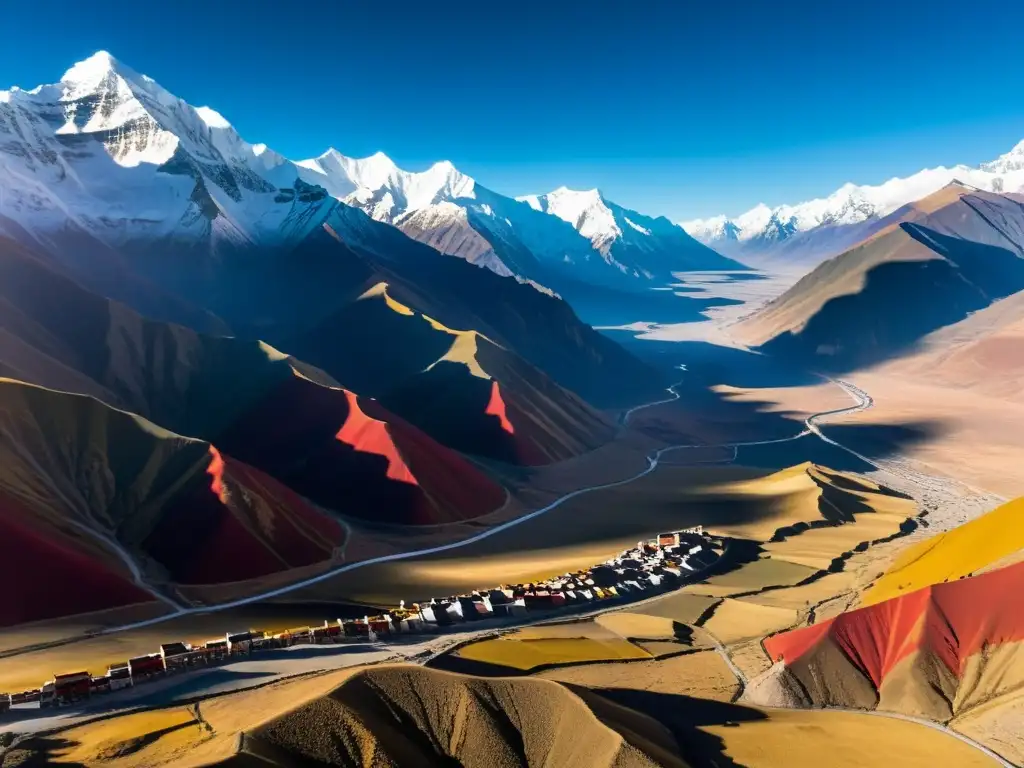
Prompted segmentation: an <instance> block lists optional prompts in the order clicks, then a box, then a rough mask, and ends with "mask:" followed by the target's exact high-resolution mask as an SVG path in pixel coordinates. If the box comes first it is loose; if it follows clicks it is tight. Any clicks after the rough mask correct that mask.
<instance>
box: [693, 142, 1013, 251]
mask: <svg viewBox="0 0 1024 768" xmlns="http://www.w3.org/2000/svg"><path fill="white" fill-rule="evenodd" d="M953 181H959V182H961V183H962V184H965V185H969V186H971V187H975V188H977V189H981V190H985V191H992V192H1012V191H1019V190H1021V189H1024V141H1022V142H1020V143H1018V144H1017V145H1016V146H1015V147H1014V148H1013V149H1011V150H1010V151H1009V152H1007V153H1006V154H1004V155H1001V156H1000V157H998V158H997V159H996V160H994V161H992V162H989V163H982V164H981V165H980V166H978V167H977V168H972V167H969V166H966V165H956V166H953V167H949V168H947V167H945V166H939V167H937V168H929V169H925V170H923V171H919V172H918V173H915V174H913V175H911V176H907V177H905V178H899V177H894V178H891V179H889V180H888V181H885V182H883V183H881V184H877V185H863V186H861V185H857V184H853V183H849V182H848V183H846V184H843V185H842V186H841V187H840V188H839V189H837V190H836V191H835V192H833V193H832V194H830V195H828V196H827V197H823V198H817V199H814V200H808V201H806V202H803V203H798V204H797V205H780V206H777V207H775V208H769V207H768V206H767V205H764V204H763V203H762V204H759V205H757V206H755V207H754V208H752V209H750V210H749V211H747V212H746V213H743V214H741V215H739V216H736V217H734V218H730V217H726V216H714V217H711V218H708V219H695V220H693V221H686V222H683V223H682V224H681V225H680V226H682V227H683V228H684V229H685V230H686V231H687V232H689V233H690V234H691V235H693V236H694V237H697V238H698V239H700V240H702V241H703V242H705V243H712V244H713V243H717V242H722V241H727V240H736V241H739V242H740V243H741V244H747V243H749V245H744V247H750V246H753V245H757V246H758V247H761V246H771V245H772V244H774V243H776V242H778V241H781V240H786V239H788V238H790V237H792V236H793V235H796V234H799V233H802V232H809V231H811V230H814V229H817V228H819V227H824V226H840V227H841V226H845V225H850V224H859V223H861V222H865V221H869V220H874V219H880V218H882V217H884V216H887V215H889V214H890V213H892V212H893V211H896V210H897V209H899V208H901V207H902V206H904V205H907V204H909V203H912V202H914V201H915V200H920V199H921V198H923V197H927V196H928V195H930V194H932V193H933V192H936V191H937V190H939V189H941V188H942V187H944V186H946V185H947V184H949V183H951V182H953ZM744 252H745V251H744Z"/></svg>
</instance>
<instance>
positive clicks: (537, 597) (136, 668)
mask: <svg viewBox="0 0 1024 768" xmlns="http://www.w3.org/2000/svg"><path fill="white" fill-rule="evenodd" d="M716 559H717V555H716V554H715V552H714V551H713V550H712V549H711V547H710V546H709V540H708V539H707V538H706V537H705V536H704V533H703V528H702V527H701V526H698V527H696V528H688V529H686V530H682V531H673V532H671V533H662V534H659V535H658V537H657V538H656V539H654V540H652V541H649V542H638V543H637V546H636V548H634V549H630V550H627V551H626V552H623V553H622V554H621V555H619V556H618V557H615V558H612V559H611V560H608V561H607V562H605V563H603V564H601V565H598V566H595V567H593V568H591V569H589V570H586V571H580V572H578V573H575V574H566V575H565V576H559V577H556V578H553V579H549V580H548V581H545V582H541V583H536V584H517V585H515V586H506V587H500V588H497V589H492V590H484V591H479V592H473V593H471V594H468V595H459V596H456V597H447V598H440V599H438V598H432V599H431V600H430V602H429V603H427V604H422V605H421V604H419V603H416V604H414V605H413V607H412V608H411V609H410V608H406V607H405V604H404V602H403V603H402V606H401V607H400V608H398V609H396V610H392V611H390V612H388V613H385V614H383V615H380V616H366V617H364V618H362V619H347V620H342V619H337V620H335V621H325V622H324V625H323V626H322V627H300V628H298V629H290V630H286V631H284V632H278V633H276V634H271V633H269V632H263V631H260V630H247V631H244V632H228V633H227V634H225V636H224V637H223V638H215V639H212V640H208V641H207V642H205V643H202V644H201V645H191V644H189V643H180V642H177V643H166V644H164V645H161V646H160V651H159V652H158V653H151V654H147V655H145V656H138V657H136V658H133V659H128V660H127V661H125V662H122V663H120V664H112V665H110V667H109V668H108V669H107V672H106V674H105V675H101V676H98V677H96V676H93V675H91V674H90V673H88V672H73V673H70V674H64V675H55V676H54V678H53V680H50V681H48V682H46V683H44V684H43V685H42V686H41V687H40V688H36V689H33V690H30V691H23V692H22V693H13V694H10V695H8V694H0V711H6V710H9V709H10V708H11V707H13V706H19V705H25V704H32V703H38V706H39V707H40V708H47V707H53V706H66V705H68V704H72V703H75V702H78V701H81V700H83V699H87V698H89V697H91V696H94V695H97V694H103V693H110V692H112V691H118V690H121V689H123V688H128V687H130V686H134V685H138V684H139V683H144V682H147V681H150V680H155V679H157V678H160V677H164V676H166V675H170V674H174V673H177V672H184V671H186V670H189V669H194V668H196V667H200V666H207V665H210V664H217V663H222V662H225V661H227V660H229V659H232V658H235V657H238V656H240V655H248V654H251V653H253V652H258V651H262V650H268V649H272V648H287V647H289V646H292V645H309V644H314V645H315V644H333V643H341V642H346V641H364V642H375V641H377V640H378V639H379V638H380V637H381V636H389V635H395V634H409V633H417V632H430V631H437V628H439V627H447V626H451V625H453V624H457V623H461V622H464V621H477V620H480V619H488V618H515V617H525V616H526V615H527V614H529V613H532V612H537V611H551V610H556V609H559V608H564V607H570V606H573V607H579V606H581V605H584V604H586V603H589V602H592V601H604V600H614V599H617V598H624V599H630V600H633V599H638V598H640V597H642V596H643V595H642V593H645V592H650V593H651V594H654V593H657V592H661V591H664V590H666V589H669V588H672V587H675V586H678V585H679V584H680V583H681V582H682V581H683V580H685V579H686V578H687V575H688V574H692V573H696V572H699V571H703V570H704V569H706V568H707V567H709V566H710V565H711V564H712V563H714V562H715V560H716Z"/></svg>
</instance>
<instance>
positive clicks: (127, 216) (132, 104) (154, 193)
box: [0, 52, 740, 290]
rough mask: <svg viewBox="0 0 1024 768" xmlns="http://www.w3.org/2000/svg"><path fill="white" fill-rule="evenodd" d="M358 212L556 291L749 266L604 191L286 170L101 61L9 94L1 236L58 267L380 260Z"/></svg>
mask: <svg viewBox="0 0 1024 768" xmlns="http://www.w3.org/2000/svg"><path fill="white" fill-rule="evenodd" d="M352 209H359V211H362V212H365V214H367V215H368V216H369V217H370V218H372V219H375V220H377V221H379V222H385V223H387V224H391V225H393V226H394V227H397V228H398V229H400V230H401V231H402V232H404V233H405V234H406V235H408V236H409V237H412V238H414V239H416V240H419V241H421V242H424V243H427V244H429V245H431V246H433V247H434V248H436V249H438V250H440V251H442V252H443V253H446V254H448V255H451V256H457V257H461V258H464V259H466V260H467V261H470V262H472V263H474V264H477V265H479V266H481V267H485V268H487V269H490V270H492V271H494V272H497V273H499V274H502V275H506V276H509V275H514V276H515V277H517V278H518V279H520V280H522V281H529V282H533V283H534V284H536V285H539V286H543V285H550V286H551V287H553V288H555V289H556V290H557V288H558V283H559V282H561V281H562V280H572V281H581V282H585V283H587V282H593V283H598V284H601V285H604V286H613V287H616V288H627V289H633V288H636V287H641V286H642V287H648V286H650V285H652V284H653V283H660V282H663V281H668V280H670V279H671V273H672V272H673V271H682V270H687V269H715V268H735V267H739V266H740V265H738V264H736V263H735V262H733V261H731V260H729V259H726V258H724V257H722V256H720V255H719V254H717V253H715V252H714V251H713V250H711V249H710V248H708V247H706V246H704V245H703V244H701V243H698V242H697V241H695V240H694V239H693V238H691V237H690V236H689V235H687V234H686V233H685V231H684V230H683V229H682V228H681V227H679V226H677V225H675V224H672V223H671V222H669V221H668V220H667V219H664V218H659V219H651V218H649V217H646V216H643V215H642V214H639V213H636V212H635V211H628V210H626V209H624V208H621V207H619V206H617V205H615V204H614V203H610V202H608V201H606V200H605V199H604V198H603V197H602V196H601V195H600V194H599V193H597V192H596V190H595V191H591V192H587V193H574V192H570V191H569V190H564V189H561V190H557V191H556V192H554V193H551V194H550V195H544V196H541V197H532V198H528V199H527V201H526V202H523V201H518V200H515V199H513V198H510V197H505V196H503V195H500V194H497V193H495V192H493V191H491V190H489V189H487V188H485V187H483V186H481V185H480V184H478V183H477V182H476V181H475V180H474V179H472V178H470V177H468V176H466V175H465V174H463V173H461V172H459V171H458V170H457V169H456V168H455V167H454V166H453V165H452V164H451V163H449V162H441V163H437V164H435V165H433V166H431V167H430V168H428V169H427V170H425V171H422V172H419V173H411V172H408V171H404V170H402V169H400V168H398V167H397V166H396V165H395V164H394V163H393V162H392V161H391V160H390V159H389V158H388V157H387V156H385V155H383V154H381V153H377V154H375V155H373V156H371V157H367V158H362V159H354V158H349V157H346V156H344V155H342V154H341V153H339V152H338V151H337V150H335V149H333V148H332V149H329V150H328V151H327V152H325V153H324V154H323V155H321V156H319V157H317V158H313V159H310V160H302V161H298V162H293V161H291V160H289V159H287V158H285V157H283V156H281V155H280V154H278V153H276V152H274V151H273V150H272V149H270V148H269V147H267V146H266V145H265V144H249V143H248V142H246V141H245V140H244V139H242V138H241V137H240V136H239V135H238V133H237V132H236V131H235V129H234V128H233V127H232V126H231V124H230V123H229V122H228V121H227V120H226V119H225V118H224V117H222V116H221V115H220V114H219V113H218V112H216V111H215V110H213V109H211V108H209V107H192V106H191V105H189V104H188V103H186V102H185V101H183V100H182V99H180V98H178V97H177V96H175V95H173V94H171V93H169V92H168V91H167V90H165V89H164V88H162V87H161V86H160V85H159V84H157V83H156V82H155V81H154V80H153V79H152V78H149V77H147V76H145V75H141V74H139V73H137V72H135V71H134V70H132V69H131V68H130V67H127V66H125V65H124V64H122V63H121V62H119V61H117V60H116V59H115V58H114V57H112V56H111V55H110V54H108V53H105V52H99V53H97V54H95V55H93V56H91V57H90V58H88V59H86V60H85V61H82V62H79V63H78V64H75V65H74V66H73V67H72V68H71V69H69V70H68V71H67V73H66V74H65V75H64V77H62V78H61V81H60V82H59V83H56V84H53V85H44V86H40V87H37V88H35V89H33V90H28V91H26V90H21V89H18V88H12V89H11V90H9V91H0V233H4V234H6V235H8V236H11V237H14V238H16V239H21V240H25V241H31V242H32V244H33V245H34V246H43V247H44V248H47V249H48V250H50V251H63V252H64V255H65V257H67V251H68V245H69V243H72V242H73V243H74V246H75V248H77V249H81V248H83V247H86V248H87V250H90V251H95V250H97V249H114V250H116V251H118V252H119V253H124V252H129V253H131V252H141V251H143V250H144V251H145V252H146V254H147V255H148V256H152V254H153V250H154V249H153V244H154V243H156V244H160V245H162V246H166V247H168V248H171V247H173V248H176V249H178V248H187V249H189V250H190V251H195V250H197V249H198V250H200V251H202V252H205V253H209V254H212V255H214V256H217V257H221V258H223V257H224V256H225V254H228V253H231V252H233V251H236V250H238V249H246V248H253V247H258V248H265V247H273V246H278V245H281V244H282V243H284V244H288V243H295V242H299V241H301V240H302V238H304V237H306V236H308V235H309V234H310V233H311V232H313V231H315V230H319V229H322V228H323V225H325V224H327V225H329V226H330V227H331V230H332V232H334V234H335V235H336V236H337V237H338V238H340V239H342V240H343V241H346V242H355V243H358V244H360V245H361V246H364V247H369V248H373V247H374V242H373V241H374V240H375V239H376V240H380V236H379V234H377V233H379V229H377V228H375V227H370V226H367V224H366V222H367V218H366V217H363V216H362V215H361V214H359V215H356V214H358V211H355V210H352ZM577 209H578V210H577ZM573 212H575V215H573ZM377 247H385V246H384V245H381V244H380V243H377Z"/></svg>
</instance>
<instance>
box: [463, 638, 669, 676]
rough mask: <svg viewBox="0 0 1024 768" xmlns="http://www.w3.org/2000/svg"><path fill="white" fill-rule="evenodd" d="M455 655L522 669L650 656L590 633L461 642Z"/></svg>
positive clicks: (621, 642)
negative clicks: (470, 642)
mask: <svg viewBox="0 0 1024 768" xmlns="http://www.w3.org/2000/svg"><path fill="white" fill-rule="evenodd" d="M455 655H456V656H460V657H461V658H464V659H470V660H472V661H482V662H485V663H487V664H497V665H499V666H502V667H510V668H512V669H520V670H523V671H526V670H530V669H535V668H536V667H540V666H543V665H547V664H581V663H584V662H588V661H616V660H619V661H621V660H623V659H650V658H651V655H650V654H649V653H647V652H646V651H643V650H641V649H640V648H638V647H637V646H635V645H633V644H632V643H630V642H628V641H626V640H621V639H608V640H595V639H593V638H590V637H577V638H560V637H552V638H544V639H534V640H515V639H511V638H498V639H496V640H484V641H483V642H480V643H473V644H472V645H467V646H464V647H462V648H460V649H459V650H458V651H456V653H455Z"/></svg>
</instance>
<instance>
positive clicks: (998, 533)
mask: <svg viewBox="0 0 1024 768" xmlns="http://www.w3.org/2000/svg"><path fill="white" fill-rule="evenodd" d="M1022 518H1024V498H1020V499H1016V500H1014V501H1010V502H1007V503H1006V504H1003V505H1002V506H1000V507H998V508H997V509H994V510H992V511H991V512H989V513H988V514H986V515H982V516H981V517H979V518H976V519H975V520H972V521H971V522H969V523H965V524H964V525H961V526H959V527H957V528H954V529H953V530H951V531H947V532H945V533H940V534H938V535H937V536H933V537H931V538H930V539H926V540H925V541H922V542H921V543H919V544H915V545H914V546H912V547H908V548H907V549H906V550H905V551H904V552H903V554H902V555H900V557H898V558H897V559H896V560H895V562H894V563H893V564H892V566H891V567H890V568H889V569H888V570H887V571H886V572H885V574H884V575H883V576H882V577H881V578H880V579H878V581H876V582H875V584H874V585H873V586H872V587H871V588H870V589H869V590H867V591H866V592H865V593H864V595H863V597H862V598H861V603H860V604H861V605H862V606H867V605H874V604H875V603H881V602H883V601H885V600H889V599H890V598H893V597H897V596H899V595H901V594H906V593H907V592H913V591H914V590H917V589H921V588H923V587H927V586H930V585H932V584H939V583H941V582H943V581H954V580H956V579H959V578H960V577H961V576H968V575H970V574H972V573H974V572H975V571H979V570H981V569H982V568H984V567H985V566H987V565H989V564H991V563H993V562H996V561H998V560H1002V559H1004V558H1008V557H1009V556H1011V555H1013V554H1014V553H1015V552H1017V551H1018V550H1020V549H1022V548H1024V525H1022V524H1021V519H1022Z"/></svg>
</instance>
